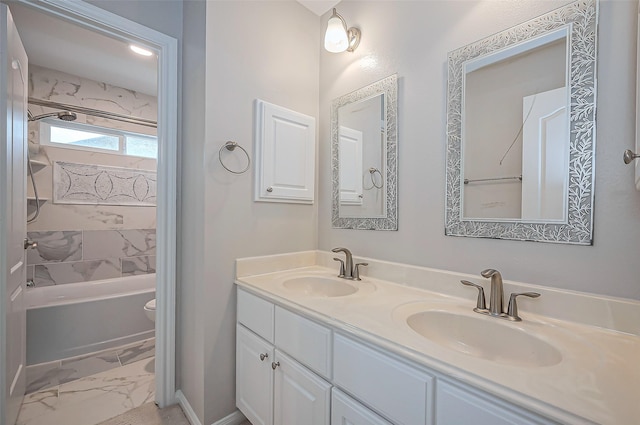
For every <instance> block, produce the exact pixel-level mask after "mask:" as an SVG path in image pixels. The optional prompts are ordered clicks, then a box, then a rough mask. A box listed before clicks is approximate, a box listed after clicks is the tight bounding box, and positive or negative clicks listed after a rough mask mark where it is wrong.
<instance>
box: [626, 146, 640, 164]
mask: <svg viewBox="0 0 640 425" xmlns="http://www.w3.org/2000/svg"><path fill="white" fill-rule="evenodd" d="M636 158H640V154H637V153H633V151H632V150H631V149H627V150H626V151H624V154H622V160H623V161H624V163H625V164H629V163H631V161H633V160H634V159H636Z"/></svg>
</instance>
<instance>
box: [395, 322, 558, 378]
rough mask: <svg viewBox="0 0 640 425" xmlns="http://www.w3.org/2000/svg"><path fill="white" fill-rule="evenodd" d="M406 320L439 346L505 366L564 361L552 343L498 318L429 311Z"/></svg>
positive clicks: (538, 365) (527, 365)
mask: <svg viewBox="0 0 640 425" xmlns="http://www.w3.org/2000/svg"><path fill="white" fill-rule="evenodd" d="M406 321H407V324H408V325H409V327H410V328H411V329H412V330H413V331H415V332H417V333H418V334H419V335H421V336H422V337H424V338H426V339H428V340H429V341H432V342H434V343H436V344H439V345H440V346H443V347H446V348H449V349H453V350H456V351H459V352H461V353H464V354H468V355H471V356H474V357H479V358H483V359H485V360H490V361H493V362H496V363H500V364H504V365H509V366H520V367H544V366H553V365H555V364H558V363H560V361H561V360H562V354H561V353H560V351H558V349H556V348H555V347H554V346H553V345H551V344H549V343H548V342H546V341H544V340H542V339H540V338H538V337H536V336H534V335H531V334H530V333H527V332H526V331H525V330H523V329H521V328H519V327H516V325H514V324H513V323H505V322H502V321H499V320H497V319H495V318H491V317H487V316H479V315H478V316H477V317H476V316H471V315H465V314H459V313H456V312H449V311H444V310H429V311H422V312H419V313H415V314H412V315H410V316H409V317H408V318H407V319H406Z"/></svg>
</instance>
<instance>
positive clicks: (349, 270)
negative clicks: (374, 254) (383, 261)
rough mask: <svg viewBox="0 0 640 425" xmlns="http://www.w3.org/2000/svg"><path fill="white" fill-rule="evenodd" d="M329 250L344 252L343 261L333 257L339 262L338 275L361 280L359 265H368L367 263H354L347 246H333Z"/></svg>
mask: <svg viewBox="0 0 640 425" xmlns="http://www.w3.org/2000/svg"><path fill="white" fill-rule="evenodd" d="M331 252H344V256H345V259H344V261H342V260H341V259H339V258H334V260H335V261H339V262H340V274H338V277H341V278H344V279H349V280H362V279H360V269H359V267H360V266H368V265H369V264H368V263H357V264H355V265H354V264H353V256H352V255H351V251H349V250H348V249H347V248H333V249H332V250H331Z"/></svg>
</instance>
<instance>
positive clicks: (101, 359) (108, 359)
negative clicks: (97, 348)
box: [58, 351, 120, 384]
mask: <svg viewBox="0 0 640 425" xmlns="http://www.w3.org/2000/svg"><path fill="white" fill-rule="evenodd" d="M116 367H120V361H119V360H118V355H117V354H116V351H109V352H102V353H98V354H89V355H86V356H80V357H73V358H70V359H65V360H62V365H61V366H60V371H59V373H58V381H59V382H60V384H65V383H67V382H71V381H75V380H76V379H80V378H82V377H85V376H90V375H94V374H96V373H100V372H104V371H107V370H111V369H114V368H116Z"/></svg>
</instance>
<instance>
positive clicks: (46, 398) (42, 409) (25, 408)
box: [17, 387, 58, 425]
mask: <svg viewBox="0 0 640 425" xmlns="http://www.w3.org/2000/svg"><path fill="white" fill-rule="evenodd" d="M57 404H58V388H57V387H56V388H54V389H48V390H44V391H38V392H36V393H32V394H28V395H26V396H25V397H24V401H23V402H22V407H21V408H20V414H19V416H18V422H17V425H22V424H28V423H32V421H34V420H36V419H37V418H38V417H40V416H43V415H47V414H50V413H53V412H55V410H56V405H57Z"/></svg>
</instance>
